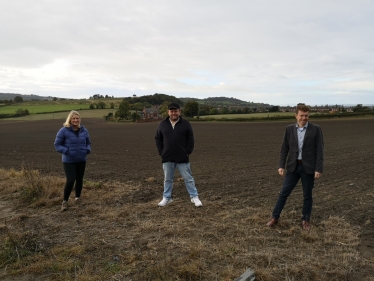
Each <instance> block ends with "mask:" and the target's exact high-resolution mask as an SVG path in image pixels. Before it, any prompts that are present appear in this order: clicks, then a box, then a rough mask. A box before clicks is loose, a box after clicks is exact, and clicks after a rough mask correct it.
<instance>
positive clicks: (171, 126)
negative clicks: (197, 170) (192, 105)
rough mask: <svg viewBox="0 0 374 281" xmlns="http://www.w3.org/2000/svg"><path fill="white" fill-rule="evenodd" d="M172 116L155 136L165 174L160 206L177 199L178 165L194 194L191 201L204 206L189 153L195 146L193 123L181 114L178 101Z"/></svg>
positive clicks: (170, 107) (190, 192) (162, 124)
mask: <svg viewBox="0 0 374 281" xmlns="http://www.w3.org/2000/svg"><path fill="white" fill-rule="evenodd" d="M168 115H169V117H167V118H165V119H164V120H162V121H161V122H160V125H159V126H158V129H157V132H156V137H155V139H156V146H157V149H158V153H159V155H160V156H161V158H162V168H163V170H164V175H165V177H164V194H163V198H162V200H161V202H160V203H158V205H159V206H160V207H163V206H166V205H167V204H169V203H171V202H173V199H172V196H171V193H172V190H173V179H174V172H175V168H178V171H179V173H180V174H181V176H182V177H183V179H184V183H185V185H186V188H187V191H188V193H189V194H190V197H191V202H192V203H194V204H195V206H196V207H201V206H202V205H203V204H202V203H201V201H200V200H199V197H198V194H197V189H196V186H195V181H194V178H193V177H192V173H191V168H190V163H189V155H190V154H191V153H192V151H193V148H194V137H193V131H192V127H191V124H190V122H188V121H187V120H185V119H183V118H182V117H181V110H180V107H179V105H178V104H176V103H171V104H169V106H168Z"/></svg>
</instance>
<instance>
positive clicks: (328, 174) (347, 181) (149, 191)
mask: <svg viewBox="0 0 374 281" xmlns="http://www.w3.org/2000/svg"><path fill="white" fill-rule="evenodd" d="M63 121H64V120H48V121H33V122H4V121H2V122H0V130H1V133H0V168H4V169H11V168H14V169H16V170H20V169H21V168H22V165H23V163H26V164H27V166H29V167H32V169H37V170H40V171H41V172H42V173H44V174H48V175H54V176H59V177H61V178H63V177H64V173H63V169H62V162H61V155H60V154H58V153H57V152H55V151H54V147H53V142H54V139H55V136H56V133H57V131H58V130H59V128H61V126H62V123H63ZM311 122H313V120H311ZM289 123H290V122H289V121H286V122H258V123H255V122H253V123H231V122H228V123H224V122H211V123H204V122H202V123H199V122H193V123H192V126H193V129H194V134H195V149H194V152H193V154H192V155H191V158H190V161H191V168H192V172H193V175H194V178H195V181H196V186H197V188H198V191H199V197H200V199H201V200H202V202H203V205H204V206H203V207H202V208H200V209H197V208H192V207H193V205H192V204H191V203H189V202H188V194H187V192H186V190H185V188H184V184H183V182H182V181H180V180H178V176H177V177H176V182H175V188H174V192H173V196H174V202H173V203H172V204H173V206H170V208H169V206H168V207H167V208H158V207H157V203H158V201H159V200H161V199H162V191H163V171H162V166H161V159H160V157H159V156H158V154H157V149H156V146H155V141H154V136H155V132H156V129H157V126H158V123H157V122H156V123H145V124H118V123H106V122H104V121H102V120H99V119H85V120H83V124H84V126H85V127H86V128H87V129H88V131H89V133H90V136H91V141H92V153H91V154H90V155H89V159H88V161H87V169H86V175H85V179H86V181H90V182H94V183H98V184H99V183H113V182H122V183H128V184H131V185H133V186H141V187H140V188H136V189H134V192H129V193H127V194H126V196H121V195H120V194H119V195H118V198H119V199H118V200H119V201H120V202H121V205H123V204H126V202H131V204H149V206H154V209H152V212H153V213H154V212H157V216H158V218H159V219H160V221H161V222H162V221H167V220H169V221H171V220H172V221H174V222H175V221H178V218H181V219H183V218H186V217H187V218H188V219H193V218H196V219H197V218H199V217H204V216H213V214H215V213H219V212H220V211H222V210H223V209H224V210H226V211H227V212H230V213H231V214H232V219H234V220H237V221H238V222H239V221H241V220H242V219H243V218H242V213H240V212H239V213H238V214H240V215H239V217H235V215H234V214H235V212H236V211H239V210H242V209H248V208H254V209H257V210H258V209H261V210H266V211H265V213H264V214H261V216H263V224H264V225H265V224H266V220H267V218H268V217H269V216H270V213H271V211H272V208H273V205H274V203H275V200H276V198H277V194H278V192H279V190H280V187H281V184H282V178H281V177H279V176H278V174H277V164H278V155H279V150H280V145H281V140H282V136H283V133H284V130H285V127H286V125H288V124H289ZM315 123H317V124H319V125H320V126H321V127H322V130H323V133H324V140H325V172H324V174H323V176H322V178H321V179H319V180H318V181H317V183H316V187H315V192H314V202H315V203H314V209H313V214H312V223H313V225H315V226H316V227H319V226H321V224H322V222H324V221H327V220H328V219H329V217H331V216H334V217H339V218H341V219H343V220H344V221H346V222H347V223H349V224H350V225H351V226H352V228H353V229H356V230H357V231H358V232H359V243H358V246H357V250H358V252H359V253H360V255H361V258H362V259H363V260H366V261H368V262H367V263H366V265H365V266H362V267H360V268H353V269H352V270H351V272H350V273H349V274H348V275H347V276H346V277H345V278H346V279H345V280H372V279H365V278H374V268H373V260H374V256H373V253H374V251H373V247H374V227H373V222H374V214H373V198H374V189H373V183H374V176H373V170H374V161H373V157H374V146H373V140H374V130H373V127H374V119H349V120H348V119H347V120H318V121H316V122H315ZM62 190H63V186H62V185H61V196H62ZM84 192H85V190H83V195H84ZM107 192H108V193H111V192H117V191H114V190H113V189H110V190H108V191H107ZM9 200H10V197H9V196H8V197H4V196H2V195H0V209H1V213H2V215H1V218H10V217H12V216H14V214H15V213H17V210H16V209H15V208H11V206H10V205H9ZM85 200H87V201H89V200H90V198H86V199H85ZM7 202H8V203H7ZM58 202H59V203H60V201H58ZM186 202H187V203H186ZM59 203H58V204H57V205H56V207H55V209H56V210H59V208H60V205H59ZM187 205H188V206H187ZM301 207H302V194H301V192H300V188H299V189H297V190H295V191H294V193H293V194H292V195H291V197H290V198H289V201H288V202H287V205H286V207H285V212H287V214H290V211H291V210H292V211H293V212H294V213H295V214H294V216H293V217H292V220H293V222H292V220H291V225H292V224H294V225H295V226H298V225H299V218H300V216H301ZM186 210H187V211H186ZM48 216H51V213H49V212H45V213H42V212H41V213H38V216H37V220H36V222H38V221H39V222H40V223H42V222H43V221H48ZM56 216H57V215H54V216H53V219H52V218H50V220H55V219H56ZM58 216H63V215H60V214H58ZM65 216H66V215H65ZM145 217H147V215H146V214H145ZM80 218H82V219H85V217H83V215H81V217H80ZM58 219H63V218H61V217H58ZM77 223H78V222H77ZM201 227H202V228H204V229H206V231H207V233H212V232H211V230H209V226H208V225H206V226H201ZM243 227H245V226H243ZM330 227H334V225H330ZM287 228H290V224H289V223H287V224H283V225H282V219H281V221H280V224H279V226H277V229H278V230H279V231H286V229H287ZM337 229H338V228H337ZM212 231H213V230H212ZM263 231H266V235H267V236H274V235H275V232H274V231H268V230H267V229H266V228H264V229H263ZM226 233H229V232H226ZM97 234H98V233H96V235H97ZM92 235H94V233H92ZM147 235H150V237H148V236H147ZM152 235H154V234H152V233H150V234H147V233H144V235H143V237H138V240H137V241H138V242H137V243H140V244H141V243H146V241H148V239H151V238H152V237H153V236H152ZM262 235H265V234H264V233H262ZM217 237H219V236H215V235H212V239H219V238H217ZM69 239H70V240H71V239H74V237H68V238H66V240H65V241H62V243H66V241H68V240H69ZM104 242H105V241H104ZM217 243H218V240H217ZM246 267H251V265H250V264H248V265H244V264H242V265H241V268H239V269H238V268H236V269H235V272H238V273H239V272H244V271H245V268H246ZM239 275H240V274H239ZM237 277H239V276H237ZM217 278H218V279H217V280H220V279H219V277H217ZM30 280H32V279H30ZM41 280H42V279H41ZM113 280H114V279H113ZM123 280H125V279H123ZM126 280H127V279H126ZM134 280H136V279H134ZM165 280H167V279H165ZM181 280H183V279H181ZM185 280H197V279H193V278H192V279H191V278H190V279H187V278H186V279H185ZM198 280H200V279H198ZM201 280H205V279H201ZM222 280H223V279H222ZM262 280H266V279H265V278H264V279H262ZM289 280H293V279H289ZM295 280H296V279H295ZM298 280H316V279H313V278H311V279H298ZM331 280H333V279H331ZM334 280H335V279H334Z"/></svg>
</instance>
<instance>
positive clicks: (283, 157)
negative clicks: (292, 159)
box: [278, 128, 290, 169]
mask: <svg viewBox="0 0 374 281" xmlns="http://www.w3.org/2000/svg"><path fill="white" fill-rule="evenodd" d="M288 130H289V128H287V129H286V131H285V133H284V135H283V140H282V146H281V150H280V153H279V164H278V168H282V169H285V168H286V161H287V156H288V151H289V150H290V147H289V144H290V142H289V137H290V132H289V131H288Z"/></svg>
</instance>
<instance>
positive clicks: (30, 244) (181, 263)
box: [0, 168, 373, 281]
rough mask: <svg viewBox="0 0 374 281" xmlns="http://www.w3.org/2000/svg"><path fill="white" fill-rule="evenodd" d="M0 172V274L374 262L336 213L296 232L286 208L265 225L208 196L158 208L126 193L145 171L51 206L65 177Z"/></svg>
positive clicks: (341, 269)
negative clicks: (77, 201)
mask: <svg viewBox="0 0 374 281" xmlns="http://www.w3.org/2000/svg"><path fill="white" fill-rule="evenodd" d="M0 177H1V179H2V180H1V182H0V192H1V199H0V207H1V212H2V217H3V219H2V222H1V223H0V264H1V269H2V270H1V273H0V278H3V279H4V280H19V278H20V277H21V276H33V277H34V278H36V279H35V280H64V281H65V280H91V281H92V280H234V279H235V278H238V277H239V276H240V275H241V274H242V273H243V272H244V271H245V270H246V269H247V268H251V269H253V270H254V271H255V273H256V280H258V281H261V280H263V281H264V280H266V281H269V280H290V281H291V280H329V281H331V280H350V277H349V276H350V275H351V273H352V272H354V271H355V270H357V269H358V268H361V267H365V266H373V260H365V259H364V258H363V257H362V256H360V254H359V252H358V251H357V246H358V244H359V234H360V229H354V228H353V227H352V226H351V225H350V224H349V223H347V222H346V221H345V220H344V219H343V218H341V217H329V218H328V219H326V220H324V221H321V222H320V223H319V224H317V225H314V226H313V228H312V229H311V231H309V232H305V231H302V230H301V228H300V227H299V226H298V225H296V224H295V221H297V220H298V215H297V214H296V212H295V211H289V212H285V214H284V215H283V217H282V223H281V225H279V227H277V228H275V229H269V228H267V227H266V226H265V224H264V223H265V222H266V221H267V219H268V216H267V211H268V210H264V209H262V208H252V207H247V208H242V209H237V208H236V207H235V206H234V205H231V206H230V205H226V204H225V202H224V201H223V200H218V201H217V200H216V201H214V202H209V198H207V199H206V200H205V201H204V202H203V203H204V207H203V208H195V207H194V206H193V204H191V203H190V202H189V201H188V200H184V198H177V199H176V200H175V201H174V203H173V204H171V205H168V206H167V207H164V208H159V207H157V201H155V200H151V201H147V200H144V201H143V202H138V201H136V200H134V195H135V194H137V193H138V192H139V191H140V190H144V189H147V188H152V187H150V186H148V185H147V184H148V183H153V182H154V181H155V179H154V178H146V179H144V181H143V183H131V184H124V183H121V182H112V183H100V182H88V181H86V182H85V185H84V190H83V197H82V198H83V200H84V201H83V205H79V206H75V205H74V204H73V202H69V204H71V205H70V208H69V210H68V211H66V212H60V203H61V196H62V191H63V185H64V179H61V178H56V177H51V176H43V175H41V174H40V173H39V172H37V171H32V170H29V169H26V168H25V169H23V170H22V171H15V170H1V169H0ZM181 184H183V183H181ZM25 190H27V192H26V191H25ZM35 190H36V191H35ZM30 194H32V195H30ZM186 199H187V198H186ZM71 201H72V200H71ZM5 278H7V279H5ZM38 278H39V279H38ZM33 280H34V279H33ZM364 280H367V281H369V280H373V278H372V277H370V276H368V277H366V279H364Z"/></svg>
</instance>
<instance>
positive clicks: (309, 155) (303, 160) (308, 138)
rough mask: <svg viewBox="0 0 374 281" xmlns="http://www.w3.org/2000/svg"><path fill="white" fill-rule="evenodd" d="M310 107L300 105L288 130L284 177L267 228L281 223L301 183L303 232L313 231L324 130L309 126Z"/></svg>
mask: <svg viewBox="0 0 374 281" xmlns="http://www.w3.org/2000/svg"><path fill="white" fill-rule="evenodd" d="M309 112H310V108H309V106H306V105H305V104H301V103H299V104H298V105H297V107H296V114H295V118H296V120H297V123H296V124H292V125H289V126H287V128H286V132H285V134H284V137H283V142H282V147H281V151H280V156H279V166H278V167H279V168H278V173H279V175H281V176H284V175H285V178H284V181H283V187H282V190H281V191H280V193H279V196H278V200H277V202H276V203H275V207H274V210H273V213H272V218H271V220H270V221H269V222H268V223H267V226H270V227H272V226H274V225H276V224H277V223H278V220H279V218H280V214H281V212H282V209H283V207H284V205H285V204H286V201H287V198H288V196H289V195H290V194H291V192H292V191H293V189H294V188H295V186H296V184H297V183H298V181H299V180H300V179H301V183H302V186H303V195H304V204H303V210H302V218H301V220H302V228H303V229H304V230H309V229H310V215H311V213H312V205H313V196H312V190H313V187H314V180H315V179H318V178H320V177H321V174H322V172H323V147H324V143H323V135H322V130H321V128H320V127H319V126H318V125H316V124H313V123H309V122H308V120H309Z"/></svg>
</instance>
